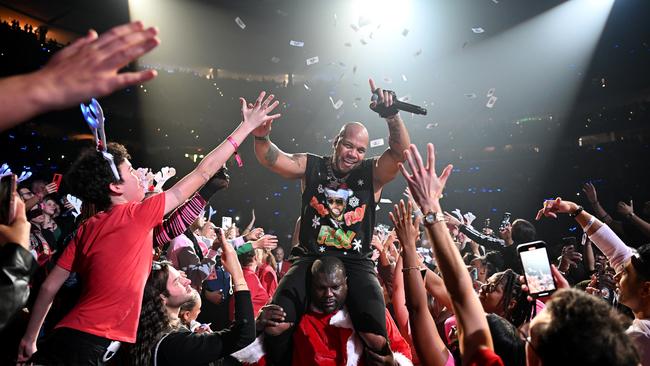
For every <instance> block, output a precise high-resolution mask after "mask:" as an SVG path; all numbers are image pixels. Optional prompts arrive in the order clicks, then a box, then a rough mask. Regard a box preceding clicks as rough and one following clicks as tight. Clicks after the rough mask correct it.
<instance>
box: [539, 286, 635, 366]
mask: <svg viewBox="0 0 650 366" xmlns="http://www.w3.org/2000/svg"><path fill="white" fill-rule="evenodd" d="M546 311H548V312H549V313H550V315H551V320H550V322H549V323H548V324H545V325H540V326H539V327H537V326H536V327H534V332H533V341H535V340H536V341H537V342H536V343H537V344H536V345H535V346H534V347H535V350H536V352H537V354H538V356H539V357H540V359H541V360H542V363H543V364H544V365H584V366H591V365H593V366H596V365H612V366H613V365H616V366H627V365H630V366H633V365H638V364H639V362H640V361H639V356H638V354H637V352H636V349H635V348H634V344H633V343H632V341H631V340H630V338H628V336H627V335H626V334H625V328H624V326H623V323H622V321H621V315H619V314H617V313H616V311H615V310H614V309H613V308H612V307H611V306H609V304H607V303H606V302H605V301H603V300H602V299H599V298H597V297H595V296H591V295H588V294H586V293H584V292H582V291H579V290H576V289H563V290H560V291H558V292H556V293H555V295H553V298H552V299H551V301H549V302H548V303H546Z"/></svg>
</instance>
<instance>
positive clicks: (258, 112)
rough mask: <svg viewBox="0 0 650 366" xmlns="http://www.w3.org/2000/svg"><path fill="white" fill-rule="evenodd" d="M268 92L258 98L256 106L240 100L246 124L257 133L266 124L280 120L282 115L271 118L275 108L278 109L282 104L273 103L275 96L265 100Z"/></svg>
mask: <svg viewBox="0 0 650 366" xmlns="http://www.w3.org/2000/svg"><path fill="white" fill-rule="evenodd" d="M265 96H266V92H265V91H262V92H261V93H260V95H259V96H258V97H257V100H256V101H255V104H249V103H248V102H246V99H244V98H239V101H240V102H241V114H242V117H243V118H244V124H245V125H247V126H248V127H250V128H251V130H253V131H255V130H256V129H257V128H258V127H260V126H262V125H263V124H264V123H265V122H270V121H273V120H274V119H277V118H280V116H281V115H280V114H279V113H278V114H274V115H271V116H269V115H268V114H269V113H271V112H272V111H273V110H274V109H275V107H277V106H278V105H279V104H280V102H278V101H277V100H276V101H275V102H273V103H271V102H272V101H273V99H274V98H275V96H274V95H273V94H271V95H269V96H268V98H266V99H264V97H265ZM269 130H270V126H269Z"/></svg>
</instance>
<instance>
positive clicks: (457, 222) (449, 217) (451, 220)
mask: <svg viewBox="0 0 650 366" xmlns="http://www.w3.org/2000/svg"><path fill="white" fill-rule="evenodd" d="M445 221H447V224H449V225H453V226H456V227H459V226H460V225H462V224H463V223H462V222H460V220H458V218H457V217H455V216H454V215H452V214H450V213H449V212H447V211H445Z"/></svg>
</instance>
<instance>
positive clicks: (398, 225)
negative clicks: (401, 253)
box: [388, 200, 420, 247]
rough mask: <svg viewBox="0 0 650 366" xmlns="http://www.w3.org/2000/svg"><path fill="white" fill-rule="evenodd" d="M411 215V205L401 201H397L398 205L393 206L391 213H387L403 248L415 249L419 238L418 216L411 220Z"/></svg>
mask: <svg viewBox="0 0 650 366" xmlns="http://www.w3.org/2000/svg"><path fill="white" fill-rule="evenodd" d="M412 213H413V205H411V203H410V202H409V203H408V204H407V205H405V204H404V201H403V200H399V205H395V207H394V208H393V212H389V213H388V216H390V220H391V221H392V222H393V225H395V232H396V233H397V237H398V238H399V242H400V243H401V244H402V246H404V247H407V246H408V247H415V242H416V240H417V239H418V237H419V236H420V216H416V217H415V219H411V214H412Z"/></svg>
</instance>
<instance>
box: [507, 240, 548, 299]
mask: <svg viewBox="0 0 650 366" xmlns="http://www.w3.org/2000/svg"><path fill="white" fill-rule="evenodd" d="M517 253H519V258H520V259H521V264H522V267H523V269H524V277H525V279H526V284H527V285H528V291H529V293H530V296H532V297H534V298H535V297H543V296H548V295H550V294H552V293H553V292H554V291H555V290H557V284H556V283H555V279H554V278H553V273H552V270H551V261H550V260H549V257H548V252H547V251H546V243H544V242H543V241H541V240H539V241H533V242H530V243H524V244H520V245H518V246H517Z"/></svg>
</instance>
